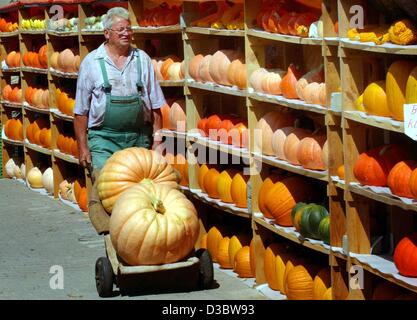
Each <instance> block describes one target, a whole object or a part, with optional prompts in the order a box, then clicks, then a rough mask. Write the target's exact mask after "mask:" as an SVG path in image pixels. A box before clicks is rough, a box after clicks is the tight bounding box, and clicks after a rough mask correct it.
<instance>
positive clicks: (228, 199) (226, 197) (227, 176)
mask: <svg viewBox="0 0 417 320" xmlns="http://www.w3.org/2000/svg"><path fill="white" fill-rule="evenodd" d="M237 173H238V171H237V170H234V169H227V170H224V171H222V172H221V173H220V175H219V177H218V179H217V193H218V194H219V198H220V200H221V201H223V202H225V203H233V198H232V194H231V186H232V181H233V177H234V176H235V175H236V174H237Z"/></svg>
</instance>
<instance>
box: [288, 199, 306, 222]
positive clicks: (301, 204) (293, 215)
mask: <svg viewBox="0 0 417 320" xmlns="http://www.w3.org/2000/svg"><path fill="white" fill-rule="evenodd" d="M306 205H307V203H304V202H298V203H297V204H296V205H295V207H294V208H293V209H292V210H291V220H292V222H293V223H294V218H295V214H296V213H297V211H298V209H301V208H302V207H304V206H306Z"/></svg>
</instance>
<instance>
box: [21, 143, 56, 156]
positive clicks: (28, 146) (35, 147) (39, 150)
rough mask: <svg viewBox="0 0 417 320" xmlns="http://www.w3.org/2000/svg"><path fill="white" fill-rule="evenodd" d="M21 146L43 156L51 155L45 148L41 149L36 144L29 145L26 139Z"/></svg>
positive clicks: (50, 151)
mask: <svg viewBox="0 0 417 320" xmlns="http://www.w3.org/2000/svg"><path fill="white" fill-rule="evenodd" d="M23 145H24V146H25V147H26V148H29V149H31V150H34V151H37V152H40V153H43V154H46V155H48V156H50V155H52V150H50V149H46V148H44V147H41V146H38V145H37V144H33V143H30V142H29V141H28V140H27V139H26V140H25V142H24V143H23Z"/></svg>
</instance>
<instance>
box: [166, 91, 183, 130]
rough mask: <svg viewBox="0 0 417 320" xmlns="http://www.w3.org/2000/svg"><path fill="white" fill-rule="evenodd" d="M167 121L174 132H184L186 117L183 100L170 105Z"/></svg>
mask: <svg viewBox="0 0 417 320" xmlns="http://www.w3.org/2000/svg"><path fill="white" fill-rule="evenodd" d="M169 121H170V123H171V126H172V127H173V129H174V130H176V131H178V132H185V130H186V127H187V125H186V123H187V116H186V114H185V100H184V99H180V100H177V101H175V102H174V103H173V104H172V105H171V109H170V111H169Z"/></svg>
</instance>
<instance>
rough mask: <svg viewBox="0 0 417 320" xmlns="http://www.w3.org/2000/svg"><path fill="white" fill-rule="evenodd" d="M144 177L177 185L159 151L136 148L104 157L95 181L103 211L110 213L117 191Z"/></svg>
mask: <svg viewBox="0 0 417 320" xmlns="http://www.w3.org/2000/svg"><path fill="white" fill-rule="evenodd" d="M145 178H147V179H151V180H154V181H155V182H156V183H161V184H165V185H168V186H170V187H176V186H177V176H176V174H175V172H174V168H173V167H172V166H171V165H169V164H168V163H167V162H166V160H165V158H164V157H163V156H162V155H161V154H159V153H157V152H155V151H152V150H147V149H145V148H136V147H133V148H127V149H124V150H120V151H117V152H115V153H114V154H113V155H112V156H111V157H110V158H109V159H107V161H106V164H105V165H104V167H103V168H102V169H101V171H100V176H99V178H98V181H97V182H98V183H97V191H98V194H99V197H100V200H101V202H102V204H103V207H104V208H105V209H106V211H107V212H109V213H111V212H112V209H113V206H114V203H115V202H116V200H117V198H118V197H119V196H120V194H121V193H122V192H123V191H125V190H126V189H128V188H130V187H131V186H132V185H134V184H136V183H138V182H140V181H142V180H143V179H145Z"/></svg>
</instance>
